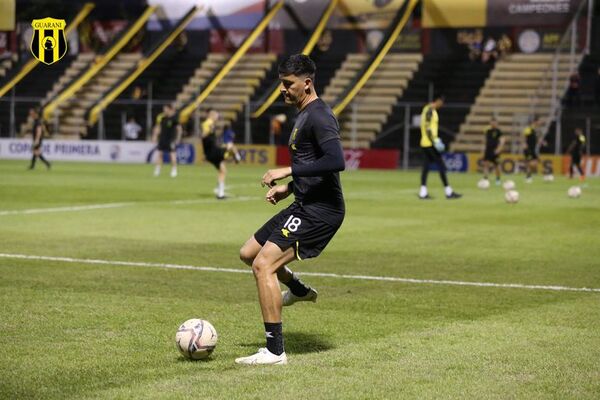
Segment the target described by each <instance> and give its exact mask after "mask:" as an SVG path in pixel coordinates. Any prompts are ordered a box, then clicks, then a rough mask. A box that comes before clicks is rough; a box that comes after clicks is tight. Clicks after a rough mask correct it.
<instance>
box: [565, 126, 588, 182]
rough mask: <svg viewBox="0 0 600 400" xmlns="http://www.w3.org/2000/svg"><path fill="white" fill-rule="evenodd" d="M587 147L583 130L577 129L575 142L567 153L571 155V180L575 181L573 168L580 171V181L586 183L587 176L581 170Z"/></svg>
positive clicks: (570, 145) (574, 137)
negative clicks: (582, 155) (585, 146)
mask: <svg viewBox="0 0 600 400" xmlns="http://www.w3.org/2000/svg"><path fill="white" fill-rule="evenodd" d="M584 145H585V136H584V135H583V131H582V130H581V128H575V134H574V136H573V141H572V142H571V143H570V144H569V148H568V149H567V153H568V154H570V155H571V165H569V179H573V168H577V170H578V171H579V180H580V181H582V182H583V181H585V174H584V173H583V169H582V168H581V154H582V153H583V146H584Z"/></svg>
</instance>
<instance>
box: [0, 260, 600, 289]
mask: <svg viewBox="0 0 600 400" xmlns="http://www.w3.org/2000/svg"><path fill="white" fill-rule="evenodd" d="M0 258H12V259H24V260H38V261H63V262H69V263H80V264H101V265H122V266H128V267H148V268H167V269H183V270H194V271H207V272H229V273H235V274H249V273H251V270H250V269H249V268H247V269H237V268H220V267H201V266H195V265H181V264H162V263H146V262H134V261H111V260H94V259H87V258H71V257H49V256H33V255H26V254H7V253H0ZM298 275H306V276H318V277H323V278H337V279H355V280H364V281H387V282H402V283H415V284H432V285H450V286H476V287H494V288H507V289H527V290H553V291H566V292H595V293H600V288H586V287H583V288H577V287H568V286H546V285H523V284H520V283H492V282H463V281H450V280H434V279H412V278H397V277H392V276H371V275H344V274H333V273H326V272H302V273H298Z"/></svg>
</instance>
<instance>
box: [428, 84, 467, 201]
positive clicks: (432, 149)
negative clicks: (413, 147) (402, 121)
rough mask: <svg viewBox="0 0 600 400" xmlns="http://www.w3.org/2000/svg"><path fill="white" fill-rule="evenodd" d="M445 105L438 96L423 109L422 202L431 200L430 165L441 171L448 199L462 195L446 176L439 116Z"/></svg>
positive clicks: (442, 98) (442, 99)
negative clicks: (439, 134) (434, 165)
mask: <svg viewBox="0 0 600 400" xmlns="http://www.w3.org/2000/svg"><path fill="white" fill-rule="evenodd" d="M443 105H444V97H443V96H437V97H436V98H435V99H434V100H433V101H432V102H431V103H429V104H427V105H426V106H425V107H423V111H422V112H421V149H422V151H423V155H424V160H423V170H422V172H421V189H420V190H419V198H420V199H421V200H425V199H431V196H429V193H428V191H427V175H428V174H429V164H431V163H434V164H436V165H437V166H438V168H439V170H440V178H441V179H442V183H443V184H444V191H445V193H446V198H447V199H458V198H460V197H462V195H460V194H458V193H456V192H455V191H454V190H452V187H450V184H449V183H448V177H447V176H446V164H444V160H443V159H442V155H441V153H442V152H443V151H444V148H445V146H444V143H443V142H442V141H441V139H440V138H439V136H438V126H439V116H438V113H437V110H439V109H440V108H441V107H442V106H443Z"/></svg>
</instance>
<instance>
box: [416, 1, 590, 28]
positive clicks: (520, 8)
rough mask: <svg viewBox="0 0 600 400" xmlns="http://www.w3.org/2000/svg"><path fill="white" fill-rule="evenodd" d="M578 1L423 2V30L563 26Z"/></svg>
mask: <svg viewBox="0 0 600 400" xmlns="http://www.w3.org/2000/svg"><path fill="white" fill-rule="evenodd" d="M581 1H582V0H452V1H449V0H424V2H423V27H424V28H465V27H484V26H540V25H554V26H564V25H565V24H567V23H568V22H569V20H570V18H571V17H572V16H573V15H574V14H575V12H576V11H577V7H578V6H579V4H580V3H581Z"/></svg>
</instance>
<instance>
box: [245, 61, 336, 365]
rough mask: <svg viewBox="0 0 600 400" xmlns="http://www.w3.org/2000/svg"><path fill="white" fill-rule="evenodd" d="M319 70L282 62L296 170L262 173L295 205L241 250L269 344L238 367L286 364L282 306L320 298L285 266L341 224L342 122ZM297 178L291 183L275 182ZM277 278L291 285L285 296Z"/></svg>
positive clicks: (314, 251)
mask: <svg viewBox="0 0 600 400" xmlns="http://www.w3.org/2000/svg"><path fill="white" fill-rule="evenodd" d="M315 71H316V67H315V64H314V62H313V61H312V60H311V59H310V58H309V57H308V56H305V55H302V54H296V55H292V56H290V57H289V58H287V59H286V60H284V61H283V62H282V63H281V64H280V65H279V80H280V81H281V87H280V90H281V93H282V94H283V96H284V99H285V102H286V104H290V105H294V106H296V108H297V109H298V110H299V113H298V116H297V119H296V123H295V124H294V127H293V130H292V134H291V136H290V139H289V142H288V150H289V151H290V153H291V159H292V165H291V167H285V168H278V169H272V170H269V171H267V173H266V174H264V176H263V177H262V184H263V186H268V187H269V188H270V189H269V191H268V192H267V194H266V200H267V201H268V202H270V203H272V204H277V203H278V202H279V201H281V200H283V199H285V198H286V197H288V196H289V195H290V194H292V193H293V194H294V198H295V199H294V202H293V203H292V204H291V205H290V206H289V207H288V208H286V209H285V210H283V211H281V212H280V213H278V214H277V215H275V216H274V217H273V218H271V219H270V220H269V221H267V223H266V224H264V225H263V226H262V228H260V229H259V230H258V231H257V232H256V233H255V234H254V235H253V236H252V237H251V238H250V239H248V241H247V242H246V243H245V244H244V246H243V247H242V248H241V250H240V258H241V259H242V261H244V262H245V263H246V264H248V265H251V266H252V271H253V272H254V277H255V280H256V286H257V288H258V297H259V302H260V308H261V311H262V316H263V321H264V323H265V334H266V337H267V347H266V348H264V349H259V350H258V353H256V354H253V355H251V356H249V357H241V358H237V359H236V360H235V362H236V363H238V364H287V356H286V354H285V351H284V343H283V334H282V326H281V308H282V306H290V305H292V304H294V303H295V302H297V301H313V302H314V301H316V299H317V292H316V290H314V289H313V288H311V287H310V286H307V285H305V284H304V283H303V282H302V281H301V280H299V279H298V277H297V276H296V275H295V274H293V273H292V271H291V270H290V269H289V268H288V267H287V266H286V264H288V263H290V262H292V261H293V260H294V259H298V260H302V259H304V258H311V257H316V256H318V255H319V254H320V253H321V251H323V249H324V248H325V246H327V243H329V241H330V240H331V238H333V236H334V235H335V233H336V232H337V230H338V229H339V227H340V226H341V225H342V221H343V220H344V214H345V206H344V196H343V194H342V187H341V184H340V176H339V171H343V170H344V168H345V165H344V153H343V151H342V145H341V141H340V134H339V124H338V121H337V119H336V118H335V116H334V114H333V112H332V111H331V108H329V106H328V105H327V104H325V103H324V102H323V101H322V100H321V99H319V97H318V96H317V93H316V92H315V87H314V78H315ZM288 176H291V177H292V181H291V182H289V183H288V184H280V185H278V184H277V183H276V182H277V181H279V180H281V179H284V178H287V177H288ZM279 282H281V283H283V284H284V285H286V286H287V287H288V290H287V291H285V292H283V293H281V292H280V288H279Z"/></svg>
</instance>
